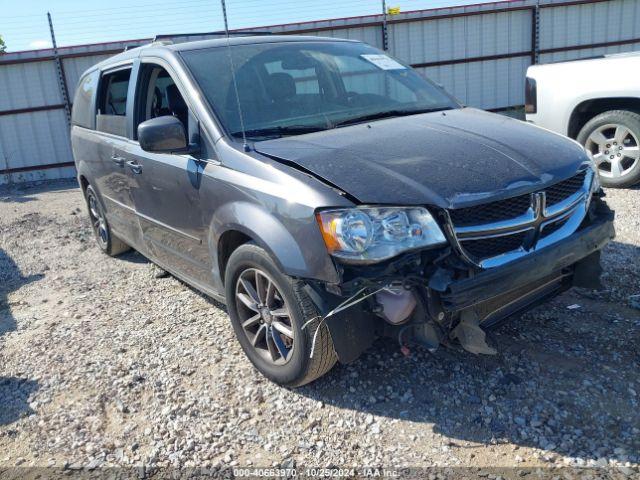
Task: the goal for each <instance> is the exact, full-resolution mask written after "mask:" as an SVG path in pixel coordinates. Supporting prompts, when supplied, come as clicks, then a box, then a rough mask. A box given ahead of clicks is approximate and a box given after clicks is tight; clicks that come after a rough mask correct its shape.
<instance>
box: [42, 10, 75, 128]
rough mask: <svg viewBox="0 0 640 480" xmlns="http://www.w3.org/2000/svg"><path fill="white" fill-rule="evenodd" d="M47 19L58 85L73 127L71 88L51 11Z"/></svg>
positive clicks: (68, 123)
mask: <svg viewBox="0 0 640 480" xmlns="http://www.w3.org/2000/svg"><path fill="white" fill-rule="evenodd" d="M47 20H49V31H50V32H51V45H52V46H53V56H54V58H55V62H56V70H57V72H58V86H59V87H60V94H61V95H62V102H63V103H64V111H65V113H66V115H67V125H68V126H69V127H71V104H70V103H69V89H68V88H67V79H66V78H65V76H64V66H63V65H62V59H61V58H60V55H59V54H58V44H57V43H56V35H55V33H54V31H53V22H52V21H51V13H49V12H47Z"/></svg>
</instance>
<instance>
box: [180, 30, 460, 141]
mask: <svg viewBox="0 0 640 480" xmlns="http://www.w3.org/2000/svg"><path fill="white" fill-rule="evenodd" d="M182 56H183V58H184V60H185V62H186V63H187V66H188V67H189V69H190V70H191V72H192V73H193V75H194V77H195V79H196V81H197V82H198V84H199V85H200V87H201V88H202V90H203V93H204V95H205V97H206V98H207V100H208V101H209V103H210V104H211V106H212V107H213V108H214V110H215V112H216V115H217V116H218V118H219V119H220V121H221V122H222V123H223V126H224V128H225V129H226V130H227V132H229V133H230V134H231V135H232V136H233V137H236V138H241V137H242V123H241V121H240V114H239V110H238V100H239V103H240V109H241V111H242V117H243V120H244V128H245V132H246V135H247V137H248V138H249V139H261V138H263V137H279V136H284V135H299V134H303V133H309V132H313V131H319V130H326V129H329V128H338V127H340V126H344V125H349V124H353V123H358V122H359V121H369V120H375V119H379V118H385V117H391V116H400V115H411V114H414V113H421V112H430V111H435V110H443V109H450V108H457V107H459V105H458V104H457V103H456V102H455V101H454V100H453V99H452V98H451V97H450V96H449V95H447V94H446V93H445V92H444V91H443V90H442V89H440V88H438V87H436V86H435V85H434V84H432V83H431V82H429V81H427V80H426V79H424V78H422V77H421V76H420V75H418V74H417V73H416V72H415V71H413V70H412V69H411V68H410V67H407V66H405V65H403V64H401V63H398V62H397V61H396V60H394V59H392V58H391V57H389V56H387V55H385V54H384V53H382V52H381V51H379V50H377V49H375V48H373V47H370V46H368V45H365V44H362V43H355V42H281V43H260V44H249V45H232V46H231V48H230V49H228V48H227V47H226V46H224V47H214V48H206V49H201V50H190V51H185V52H182ZM231 65H233V68H234V69H235V74H236V83H237V88H238V96H237V97H236V91H235V87H234V85H233V77H232V75H231V68H232V67H231Z"/></svg>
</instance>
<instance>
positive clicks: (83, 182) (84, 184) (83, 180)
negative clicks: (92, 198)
mask: <svg viewBox="0 0 640 480" xmlns="http://www.w3.org/2000/svg"><path fill="white" fill-rule="evenodd" d="M88 186H89V180H87V179H86V178H85V176H84V175H80V188H82V193H84V192H85V191H86V190H87V187H88Z"/></svg>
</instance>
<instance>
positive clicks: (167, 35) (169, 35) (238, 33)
mask: <svg viewBox="0 0 640 480" xmlns="http://www.w3.org/2000/svg"><path fill="white" fill-rule="evenodd" d="M203 35H220V36H222V37H224V36H226V35H227V33H226V32H225V31H224V30H223V31H217V32H200V33H194V32H190V33H165V34H162V35H156V36H155V37H153V40H152V42H157V41H159V40H164V39H171V38H173V37H200V36H203ZM229 35H231V36H234V37H236V36H251V35H273V32H270V31H255V32H252V31H248V32H247V31H244V32H243V31H240V30H234V31H229Z"/></svg>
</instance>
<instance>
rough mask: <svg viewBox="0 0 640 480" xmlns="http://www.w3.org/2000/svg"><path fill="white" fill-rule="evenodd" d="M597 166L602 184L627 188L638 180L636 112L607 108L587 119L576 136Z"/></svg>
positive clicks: (639, 136) (639, 156)
mask: <svg viewBox="0 0 640 480" xmlns="http://www.w3.org/2000/svg"><path fill="white" fill-rule="evenodd" d="M577 140H578V142H580V143H581V144H582V145H584V146H585V148H586V149H587V151H588V152H590V154H591V157H592V158H593V159H594V161H595V162H596V164H597V165H598V171H599V173H600V183H601V184H602V185H603V186H605V187H612V188H624V187H630V186H632V185H634V184H636V183H638V182H639V181H640V115H639V114H637V113H634V112H630V111H627V110H610V111H608V112H604V113H601V114H600V115H597V116H595V117H593V118H592V119H591V120H589V121H588V122H587V123H586V124H585V126H584V127H582V130H580V133H579V134H578V137H577Z"/></svg>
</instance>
